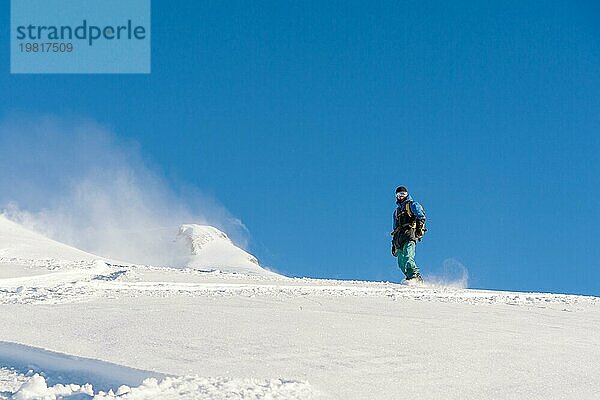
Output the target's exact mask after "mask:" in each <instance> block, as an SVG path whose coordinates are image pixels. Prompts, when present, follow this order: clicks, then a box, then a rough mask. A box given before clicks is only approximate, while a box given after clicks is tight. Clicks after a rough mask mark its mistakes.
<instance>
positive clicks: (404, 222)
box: [392, 186, 426, 283]
mask: <svg viewBox="0 0 600 400" xmlns="http://www.w3.org/2000/svg"><path fill="white" fill-rule="evenodd" d="M396 204H397V205H398V207H397V208H396V210H395V211H394V230H393V231H392V255H393V256H394V257H398V266H399V267H400V269H401V270H402V272H403V273H404V275H405V276H406V281H407V282H408V283H412V282H417V283H422V282H423V278H422V277H421V272H420V271H419V267H418V266H417V264H416V263H415V248H416V246H417V241H420V240H421V237H422V236H423V234H424V233H425V231H426V229H425V219H426V216H425V211H423V207H421V205H420V204H419V203H417V202H416V201H414V200H413V199H412V197H411V195H410V194H408V190H407V189H406V188H405V187H404V186H399V187H397V188H396Z"/></svg>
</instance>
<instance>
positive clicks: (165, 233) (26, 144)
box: [0, 116, 246, 266]
mask: <svg viewBox="0 0 600 400" xmlns="http://www.w3.org/2000/svg"><path fill="white" fill-rule="evenodd" d="M0 171H2V173H0V208H1V209H2V210H3V211H4V213H5V214H6V215H7V216H8V217H9V218H11V219H13V220H16V221H17V222H20V223H22V224H24V225H26V226H28V227H30V228H33V229H35V230H37V231H39V232H42V233H44V234H46V235H48V236H50V237H52V238H54V239H56V240H59V241H62V242H65V243H68V244H71V245H73V246H75V247H78V248H81V249H83V250H86V251H89V252H93V253H95V254H99V255H103V256H107V257H111V258H114V259H122V260H128V261H135V262H140V263H149V264H155V265H173V266H176V265H178V264H180V261H181V260H179V257H181V253H180V252H179V251H176V249H175V248H174V247H173V246H170V245H168V243H167V244H166V243H163V242H165V241H169V240H172V239H173V236H174V235H175V233H176V232H177V229H178V226H179V225H180V224H183V223H199V224H210V225H213V226H216V227H218V228H220V229H222V230H225V231H227V232H228V233H229V234H230V235H231V236H232V237H233V238H234V239H235V240H236V241H237V242H240V241H242V242H244V241H245V235H246V231H245V228H244V226H243V224H242V223H241V222H240V221H239V220H238V219H235V218H233V217H232V216H231V214H230V213H229V212H228V211H227V210H226V209H225V208H224V207H223V206H221V205H219V204H218V203H217V202H216V201H215V200H213V199H211V198H209V197H207V196H205V195H203V194H201V192H200V191H199V190H198V189H197V188H190V187H186V188H185V192H186V196H182V195H181V194H180V193H179V191H180V190H181V188H177V187H174V186H173V185H170V184H169V183H168V182H167V181H166V180H165V179H164V178H163V177H162V176H161V175H160V174H159V173H158V172H156V171H155V170H153V169H152V168H151V167H150V166H149V163H148V162H147V161H145V160H144V158H143V157H142V155H141V154H140V152H139V149H138V147H137V146H136V144H135V143H133V142H124V141H120V140H119V139H118V138H117V137H116V136H115V135H114V134H113V133H112V132H111V131H110V130H109V129H107V128H105V127H103V126H101V125H99V124H97V123H95V122H94V121H90V120H85V119H70V120H66V119H61V118H57V117H48V116H44V117H39V116H38V117H34V118H32V117H30V116H28V117H23V116H21V117H18V118H12V119H9V120H5V121H2V122H0ZM242 244H244V243H242Z"/></svg>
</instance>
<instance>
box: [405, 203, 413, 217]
mask: <svg viewBox="0 0 600 400" xmlns="http://www.w3.org/2000/svg"><path fill="white" fill-rule="evenodd" d="M411 203H412V201H407V202H406V205H405V206H404V208H405V209H406V212H407V213H408V216H409V217H410V218H412V217H413V212H412V210H411V209H410V205H411Z"/></svg>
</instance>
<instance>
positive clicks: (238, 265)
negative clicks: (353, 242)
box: [0, 214, 273, 277]
mask: <svg viewBox="0 0 600 400" xmlns="http://www.w3.org/2000/svg"><path fill="white" fill-rule="evenodd" d="M128 239H129V240H130V244H129V246H123V247H132V246H136V245H139V246H140V247H141V248H150V247H152V248H153V249H159V252H162V253H163V254H164V255H165V258H164V262H162V263H161V265H167V266H170V267H175V268H192V269H198V270H203V271H221V272H226V273H241V274H253V275H256V274H257V275H273V273H272V272H270V271H268V270H266V269H264V268H262V267H261V266H260V264H259V263H258V260H257V259H256V257H254V256H253V255H251V254H250V253H248V252H246V251H244V250H242V249H240V248H239V247H237V246H236V245H235V244H234V243H233V242H232V241H231V240H230V239H229V237H227V235H226V234H225V233H223V232H221V231H220V230H218V229H217V228H214V227H212V226H206V225H195V224H186V225H182V226H181V227H179V229H178V230H175V229H172V228H165V229H157V230H152V231H150V232H148V231H140V232H131V233H129V235H128ZM134 253H135V252H134ZM126 254H127V253H125V254H124V255H122V254H116V255H107V256H112V257H111V258H106V257H101V256H97V255H94V254H90V253H87V252H84V251H81V250H79V249H76V248H74V247H71V246H68V245H66V244H63V243H60V242H57V241H55V240H52V239H49V238H47V237H45V236H43V235H41V234H39V233H36V232H33V231H31V230H29V229H26V228H25V227H23V226H21V225H19V224H17V223H15V222H13V221H10V220H9V219H7V218H6V217H5V216H4V215H2V214H0V261H13V262H26V263H27V264H29V265H31V264H35V265H36V266H40V265H52V266H53V267H58V266H60V265H63V264H64V263H65V262H74V261H77V262H93V261H95V260H104V261H108V262H109V263H113V264H139V263H144V257H143V255H142V256H139V257H132V258H131V259H129V258H127V256H126ZM111 259H112V260H114V259H118V260H119V261H110V260H111ZM5 272H6V271H5ZM1 273H2V272H0V274H1ZM15 273H16V271H15ZM1 276H2V275H0V277H1Z"/></svg>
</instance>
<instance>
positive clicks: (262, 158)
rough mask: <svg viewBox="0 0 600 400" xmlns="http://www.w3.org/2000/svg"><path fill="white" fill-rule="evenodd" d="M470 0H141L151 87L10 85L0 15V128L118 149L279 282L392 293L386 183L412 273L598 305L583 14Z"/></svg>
mask: <svg viewBox="0 0 600 400" xmlns="http://www.w3.org/2000/svg"><path fill="white" fill-rule="evenodd" d="M5 3H7V2H5ZM488 3H490V2H476V1H473V2H459V3H458V4H451V5H450V4H448V3H447V2H426V3H423V2H399V1H390V2H387V1H382V2H375V3H366V2H353V1H344V2H322V1H318V2H316V1H308V2H287V1H284V2H281V1H278V2H275V1H272V2H248V1H242V2H236V1H230V2H226V4H225V2H187V3H185V5H183V3H173V2H167V1H158V0H155V1H153V4H152V73H151V74H150V75H10V74H9V69H10V60H9V40H8V38H9V26H10V23H9V22H10V21H9V9H8V5H7V4H3V5H2V8H1V9H0V12H1V15H0V22H1V23H0V26H1V27H2V28H1V31H0V32H1V33H2V34H1V36H0V37H1V44H2V50H1V52H0V71H2V72H0V93H1V94H2V95H1V96H0V118H2V119H5V118H11V116H13V115H40V114H52V115H56V116H58V117H64V118H71V117H83V118H89V119H91V120H95V121H97V122H98V123H99V124H101V125H103V126H106V127H107V128H109V129H110V130H111V131H112V132H114V134H115V135H116V136H117V137H118V140H123V141H135V142H137V143H138V146H139V150H140V152H141V154H142V155H143V157H144V158H145V159H146V160H147V162H148V163H149V164H151V165H152V166H153V168H154V169H155V170H156V171H157V172H158V173H159V174H161V175H163V176H164V177H165V178H166V179H167V180H168V181H169V182H172V185H173V186H178V185H179V186H181V187H183V186H184V185H191V186H194V187H197V188H199V189H200V190H201V191H202V192H204V193H208V194H209V195H211V196H214V197H215V198H216V199H218V201H219V202H220V203H221V204H223V205H224V206H225V207H226V208H227V209H228V210H229V211H230V212H231V213H232V214H233V215H235V216H237V217H238V218H240V219H241V220H242V221H243V222H244V224H245V225H246V226H247V227H248V229H249V231H250V242H249V248H250V251H251V252H253V253H254V254H256V255H257V256H258V257H259V259H261V260H262V262H263V263H264V264H266V265H271V266H273V267H274V268H275V269H276V270H278V271H280V272H282V273H284V274H287V275H291V276H311V277H328V278H342V279H367V280H389V281H399V280H400V279H401V276H400V275H401V273H400V271H399V270H398V269H397V267H396V264H395V260H394V259H393V258H392V257H391V255H390V254H389V240H390V238H389V230H390V226H391V222H392V221H391V215H392V212H393V210H394V206H395V205H394V189H395V187H396V186H398V185H400V184H402V185H405V186H407V187H408V188H409V190H410V192H411V194H412V195H413V197H414V198H415V199H416V200H417V201H419V202H421V203H422V204H423V206H424V207H425V209H426V212H427V214H428V217H429V222H428V228H429V232H428V233H427V236H426V239H425V240H424V241H423V242H422V243H421V244H419V246H418V247H417V262H418V263H419V265H420V266H421V269H422V271H423V273H424V274H425V275H428V274H429V275H438V276H440V275H443V271H442V270H443V266H444V264H445V262H446V263H447V262H448V261H447V260H454V261H453V263H455V264H456V263H461V264H462V265H464V266H465V267H466V269H467V270H468V273H469V286H470V287H477V288H491V289H507V290H525V291H557V292H567V293H584V294H595V295H600V263H599V259H600V250H599V248H600V246H599V245H600V243H599V241H598V238H599V237H600V202H599V201H598V197H599V196H600V178H599V177H600V168H599V162H598V160H597V157H598V154H599V153H600V139H599V135H598V134H599V128H600V101H599V99H600V96H599V95H600V74H599V73H598V71H600V28H599V27H598V24H597V17H598V15H599V11H600V10H599V7H598V4H597V3H595V2H591V1H590V2H580V1H572V2H552V1H550V2H517V1H501V2H500V1H498V2H491V3H490V4H488ZM193 193H194V192H193V191H192V192H190V195H193ZM183 195H184V196H185V192H183Z"/></svg>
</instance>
